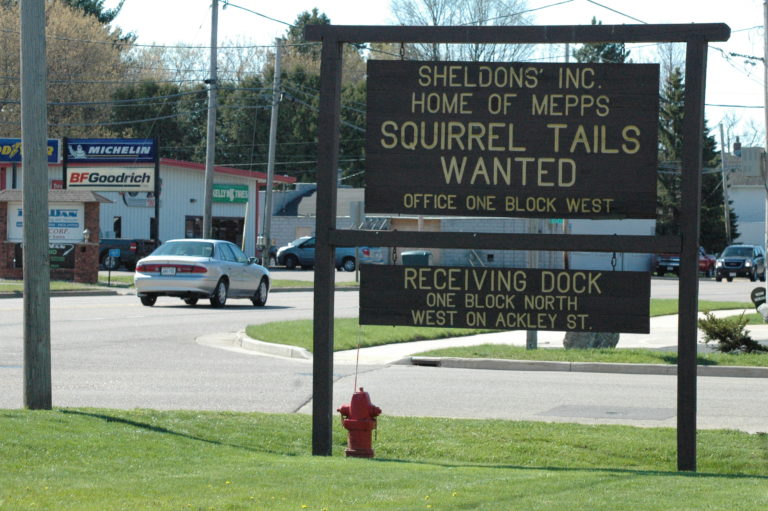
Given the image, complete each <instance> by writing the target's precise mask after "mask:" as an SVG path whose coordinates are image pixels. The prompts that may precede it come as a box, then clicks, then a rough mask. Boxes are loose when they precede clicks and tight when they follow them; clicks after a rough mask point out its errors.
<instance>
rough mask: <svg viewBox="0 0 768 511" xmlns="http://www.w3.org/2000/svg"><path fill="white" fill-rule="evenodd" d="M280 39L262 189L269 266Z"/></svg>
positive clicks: (265, 254) (265, 256) (264, 254)
mask: <svg viewBox="0 0 768 511" xmlns="http://www.w3.org/2000/svg"><path fill="white" fill-rule="evenodd" d="M281 46H282V40H281V39H280V38H277V39H275V76H274V78H273V80H272V116H271V118H270V122H269V153H268V154H267V188H266V190H265V191H264V199H265V201H264V228H263V230H262V232H263V233H264V248H263V252H262V261H261V262H262V264H264V266H266V267H269V263H270V261H269V249H270V246H271V245H272V188H273V187H274V181H275V146H276V145H277V113H278V108H279V106H280V72H281V71H280V48H281Z"/></svg>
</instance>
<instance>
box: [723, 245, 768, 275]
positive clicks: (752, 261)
mask: <svg viewBox="0 0 768 511" xmlns="http://www.w3.org/2000/svg"><path fill="white" fill-rule="evenodd" d="M734 277H746V278H748V279H749V280H751V281H755V280H757V279H760V280H763V281H764V280H765V250H763V247H761V246H760V245H731V246H729V247H727V248H726V249H725V250H723V253H722V254H720V256H719V257H718V258H717V262H716V263H715V280H717V281H718V282H721V281H722V280H723V278H725V279H727V280H728V282H731V281H733V278H734Z"/></svg>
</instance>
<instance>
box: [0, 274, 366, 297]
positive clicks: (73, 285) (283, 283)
mask: <svg viewBox="0 0 768 511" xmlns="http://www.w3.org/2000/svg"><path fill="white" fill-rule="evenodd" d="M359 286H360V284H359V283H358V282H337V283H336V287H359ZM94 287H119V288H132V287H133V275H112V276H111V278H107V277H106V276H104V275H99V282H98V284H93V285H91V284H81V283H79V282H67V281H61V280H52V281H51V291H77V290H82V289H93V288H94ZM313 287H314V283H313V282H312V281H309V280H289V279H273V280H272V289H280V288H308V289H311V288H313ZM23 291H24V281H22V280H0V292H11V293H21V292H23Z"/></svg>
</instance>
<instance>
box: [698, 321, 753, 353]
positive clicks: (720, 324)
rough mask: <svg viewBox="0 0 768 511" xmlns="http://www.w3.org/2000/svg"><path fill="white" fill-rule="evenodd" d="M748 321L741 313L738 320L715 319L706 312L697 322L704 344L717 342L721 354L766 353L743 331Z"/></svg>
mask: <svg viewBox="0 0 768 511" xmlns="http://www.w3.org/2000/svg"><path fill="white" fill-rule="evenodd" d="M748 321H749V320H748V319H747V318H745V317H744V313H743V312H742V313H741V316H739V317H738V318H735V317H733V318H716V317H715V316H714V315H713V314H712V313H711V312H709V311H706V312H705V313H704V319H700V320H699V328H701V329H702V330H703V331H704V342H706V343H707V344H709V343H710V342H712V341H715V342H717V351H720V352H722V353H733V352H741V353H755V352H758V351H768V348H766V347H765V346H763V345H762V344H760V343H758V342H757V341H755V340H754V339H752V338H751V337H750V336H749V334H748V333H747V331H746V330H744V327H745V326H746V324H747V322H748Z"/></svg>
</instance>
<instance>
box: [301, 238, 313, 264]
mask: <svg viewBox="0 0 768 511" xmlns="http://www.w3.org/2000/svg"><path fill="white" fill-rule="evenodd" d="M297 252H298V254H297V255H298V256H299V264H300V265H301V266H314V265H315V238H309V239H308V240H307V241H305V242H304V243H302V244H301V246H300V247H299V250H298V251H297Z"/></svg>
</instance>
